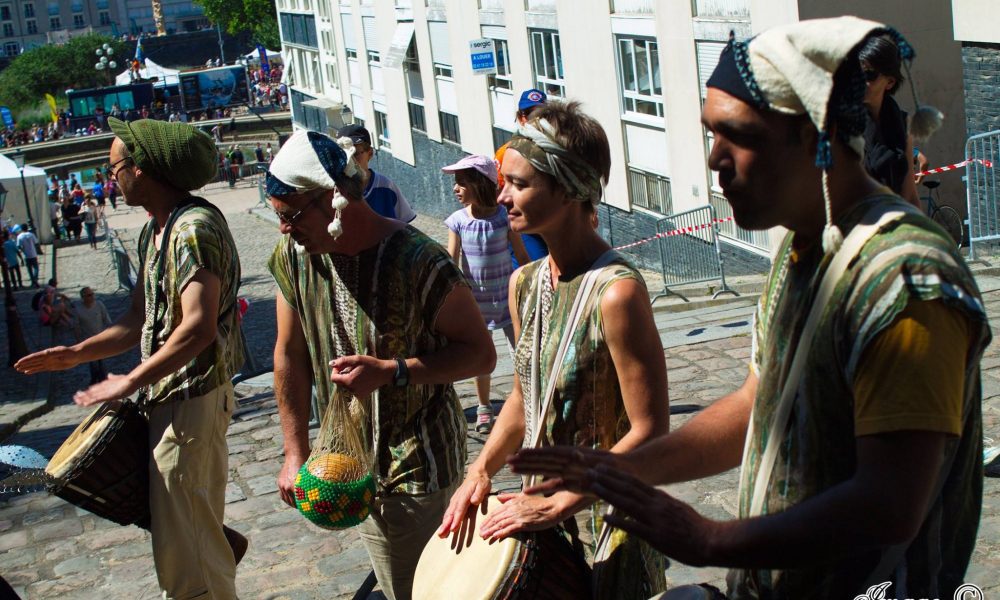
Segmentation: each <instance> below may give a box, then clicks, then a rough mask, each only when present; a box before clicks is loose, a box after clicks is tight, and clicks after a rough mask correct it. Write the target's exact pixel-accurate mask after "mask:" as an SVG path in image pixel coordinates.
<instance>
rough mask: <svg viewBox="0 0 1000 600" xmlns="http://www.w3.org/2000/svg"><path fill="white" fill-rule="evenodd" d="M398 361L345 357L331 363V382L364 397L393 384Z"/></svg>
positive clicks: (356, 355) (367, 357)
mask: <svg viewBox="0 0 1000 600" xmlns="http://www.w3.org/2000/svg"><path fill="white" fill-rule="evenodd" d="M395 373H396V361H394V360H381V359H378V358H375V357H374V356H363V355H358V354H355V355H353V356H343V357H341V358H338V359H335V360H331V361H330V381H332V382H333V383H335V384H337V385H339V386H341V387H343V388H345V389H346V390H347V391H349V392H351V393H352V394H354V395H355V396H358V397H362V396H367V395H368V394H370V393H372V392H374V391H375V390H376V389H378V388H380V387H382V386H383V385H389V384H390V383H392V377H393V375H394V374H395Z"/></svg>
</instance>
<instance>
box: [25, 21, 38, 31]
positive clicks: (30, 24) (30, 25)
mask: <svg viewBox="0 0 1000 600" xmlns="http://www.w3.org/2000/svg"><path fill="white" fill-rule="evenodd" d="M24 28H25V29H26V30H27V31H28V35H34V34H36V33H38V23H37V22H36V21H35V20H34V19H31V20H28V21H25V22H24Z"/></svg>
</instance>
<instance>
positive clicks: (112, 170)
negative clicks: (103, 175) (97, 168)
mask: <svg viewBox="0 0 1000 600" xmlns="http://www.w3.org/2000/svg"><path fill="white" fill-rule="evenodd" d="M127 160H132V157H131V156H126V157H125V158H123V159H121V160H116V161H115V162H113V163H111V164H110V165H108V176H109V177H111V179H114V180H117V179H118V173H120V172H121V170H122V169H124V168H125V165H122V166H120V167H118V168H117V169H116V168H115V167H117V166H118V165H121V164H122V163H123V162H125V161H127Z"/></svg>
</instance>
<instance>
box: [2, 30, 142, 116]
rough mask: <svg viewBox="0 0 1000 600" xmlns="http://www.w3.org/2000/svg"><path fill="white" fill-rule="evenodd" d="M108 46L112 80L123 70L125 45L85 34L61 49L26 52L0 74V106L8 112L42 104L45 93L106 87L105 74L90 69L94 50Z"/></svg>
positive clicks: (49, 48) (92, 65) (96, 35)
mask: <svg viewBox="0 0 1000 600" xmlns="http://www.w3.org/2000/svg"><path fill="white" fill-rule="evenodd" d="M104 44H110V45H111V47H112V49H113V51H114V60H116V61H117V63H118V68H117V69H113V70H112V71H111V75H112V77H114V75H117V74H118V73H119V72H121V71H123V70H124V69H125V64H126V61H127V60H128V59H129V58H131V57H130V56H127V55H126V49H125V44H124V43H122V42H120V41H117V40H114V39H113V38H110V37H108V36H105V35H100V34H87V35H81V36H77V37H74V38H71V39H70V40H69V42H67V43H66V44H64V45H62V46H56V45H53V44H49V45H46V46H39V47H38V48H33V49H31V50H28V51H26V52H24V53H22V54H21V55H19V56H18V57H17V58H15V59H14V60H13V62H11V63H10V65H9V66H8V67H7V68H6V69H4V70H3V71H2V72H0V104H3V105H6V106H9V107H10V108H11V110H12V111H15V112H16V111H17V110H18V109H26V108H30V107H35V106H37V105H38V104H39V102H44V101H45V94H47V93H48V94H52V95H53V96H55V97H56V98H57V99H60V98H64V97H65V96H64V95H65V93H66V90H68V89H86V88H92V87H100V86H102V85H107V84H108V74H107V71H98V70H96V69H95V68H94V64H95V63H96V62H97V60H98V57H97V55H96V54H95V51H96V50H97V49H98V48H100V47H101V46H102V45H104Z"/></svg>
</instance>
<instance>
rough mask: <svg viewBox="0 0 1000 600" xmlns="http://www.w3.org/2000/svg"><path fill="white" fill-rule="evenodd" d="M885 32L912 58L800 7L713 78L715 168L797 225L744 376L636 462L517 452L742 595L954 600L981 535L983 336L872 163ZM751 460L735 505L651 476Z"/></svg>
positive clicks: (740, 48)
mask: <svg viewBox="0 0 1000 600" xmlns="http://www.w3.org/2000/svg"><path fill="white" fill-rule="evenodd" d="M873 35H890V36H892V37H893V38H895V41H896V43H897V45H898V46H899V48H900V50H901V52H902V55H903V57H904V58H905V59H907V60H910V59H912V57H913V50H912V48H911V47H910V46H909V44H907V43H906V41H905V40H904V39H903V38H902V36H900V35H899V34H898V33H897V32H895V31H894V30H892V29H891V28H888V27H886V26H884V25H881V24H879V23H873V22H870V21H863V20H861V19H857V18H854V17H842V18H837V19H824V20H817V21H804V22H801V23H795V24H791V25H787V26H783V27H778V28H775V29H772V30H769V31H765V32H764V33H762V34H760V35H759V36H758V37H756V38H754V39H752V40H750V41H749V42H748V43H742V42H736V41H731V42H730V44H729V46H728V47H727V49H726V51H724V52H723V55H722V58H721V59H720V62H719V65H718V67H717V68H716V70H715V72H714V73H713V75H712V77H711V78H710V79H709V81H708V96H707V99H706V102H705V107H704V110H703V113H702V121H703V123H704V124H705V126H706V127H707V128H708V129H709V130H710V131H712V132H713V133H714V134H715V144H714V146H713V148H712V151H711V154H710V156H709V165H710V166H711V168H712V169H714V170H716V171H718V172H719V181H720V184H721V185H722V187H723V190H724V192H725V194H726V198H727V200H728V201H729V203H730V204H731V205H732V208H733V213H734V215H735V217H736V222H737V223H738V224H740V225H741V226H742V227H744V228H748V229H767V228H770V227H774V226H778V225H781V226H784V227H785V228H787V229H788V230H789V233H788V235H787V236H786V238H785V240H784V242H783V243H782V244H781V246H780V247H779V249H778V252H777V254H776V256H775V260H774V266H773V269H772V271H771V275H770V277H769V278H768V280H767V282H766V285H765V289H764V291H763V293H762V295H761V299H760V303H759V305H758V309H757V313H756V315H755V324H754V332H753V342H752V351H751V365H750V373H749V375H748V376H747V379H746V381H745V383H744V384H743V386H742V387H741V388H740V389H739V390H737V391H736V392H734V393H732V394H730V395H728V396H725V397H723V398H721V399H720V400H718V401H716V402H715V403H714V404H712V405H711V406H710V407H709V408H708V409H706V410H705V411H703V412H702V413H700V414H698V415H697V416H695V417H694V418H693V419H691V421H690V422H688V423H687V424H686V425H685V426H684V427H682V428H680V429H679V430H677V431H676V432H674V433H671V434H669V435H667V436H664V437H661V438H659V439H657V440H654V441H652V442H650V443H648V444H646V445H645V446H643V447H641V448H639V449H637V450H636V451H634V452H632V453H631V454H630V455H627V456H625V457H620V456H617V457H616V456H613V455H607V454H604V453H600V452H596V451H588V450H581V449H550V450H543V451H535V452H530V451H528V452H523V453H522V454H521V455H520V456H518V457H516V458H515V459H514V460H513V461H512V464H513V466H514V469H515V471H517V472H526V473H539V474H543V475H546V476H548V477H550V478H551V479H550V483H548V485H546V484H543V485H541V486H538V488H536V490H535V491H539V490H549V491H552V490H558V489H564V488H566V489H573V490H582V491H587V492H592V493H595V494H597V495H598V496H600V497H602V498H604V499H606V500H608V501H609V502H610V503H611V504H613V505H614V506H615V507H616V508H617V509H618V511H619V514H617V515H613V516H611V517H609V518H608V522H609V523H614V524H615V525H616V526H619V527H621V528H622V529H624V530H626V531H629V532H632V533H636V534H637V535H640V536H642V537H644V538H645V539H647V540H649V541H650V542H651V543H652V544H653V545H654V546H655V547H657V548H658V549H659V550H661V551H662V552H664V553H665V554H667V555H668V556H670V557H671V558H675V559H677V560H681V561H683V562H685V563H688V564H692V565H715V566H726V567H731V568H732V570H731V571H730V574H729V578H728V583H729V590H728V594H727V597H729V598H741V599H742V598H774V599H783V598H789V599H800V598H813V599H816V598H819V599H830V600H833V599H842V598H869V597H870V598H876V597H883V596H885V597H890V596H891V597H899V598H904V597H905V598H951V597H952V596H953V594H954V593H955V590H956V589H957V588H958V587H959V586H960V585H962V583H963V577H964V575H965V570H966V567H967V566H968V563H969V559H970V556H971V553H972V548H973V546H974V544H975V540H976V529H977V526H978V521H979V512H980V506H981V499H982V439H981V437H982V418H981V413H980V402H981V387H980V378H979V359H980V357H981V355H982V351H983V349H984V348H985V347H986V345H987V344H988V343H989V340H990V329H989V325H988V323H987V322H986V315H985V311H984V310H983V305H982V301H981V299H980V297H979V292H978V290H977V288H976V284H975V281H974V280H973V278H972V276H971V274H970V273H969V271H968V268H967V267H966V265H965V264H964V262H963V260H962V258H961V256H960V254H959V253H958V252H957V249H956V248H955V247H954V244H953V243H952V242H951V241H950V240H949V239H948V236H947V235H946V234H945V233H944V231H943V230H941V229H940V228H939V227H937V226H936V225H935V224H934V223H933V222H932V221H930V220H929V219H927V218H926V217H925V216H923V215H921V214H919V213H918V212H916V211H915V210H913V209H911V208H909V205H908V204H907V203H906V202H905V201H903V200H902V199H901V198H899V197H898V196H896V195H894V194H893V193H892V192H891V191H890V190H889V189H888V188H885V187H883V186H881V185H880V184H878V183H877V182H876V181H874V180H872V179H871V178H870V177H869V176H868V175H867V173H866V172H865V171H864V168H863V166H862V164H861V152H862V148H863V144H862V141H861V138H860V134H861V133H862V131H863V127H864V112H863V111H864V107H863V104H862V100H863V95H864V89H865V80H864V75H863V73H862V71H861V65H860V62H859V60H858V57H857V52H858V49H859V48H860V47H861V46H862V45H863V44H864V42H865V41H866V40H867V39H868V38H869V37H871V36H873ZM940 349H947V350H946V351H945V352H943V353H942V352H941V351H940ZM741 462H742V473H741V482H740V491H739V496H738V509H739V518H738V519H735V520H729V521H715V520H711V519H707V518H705V517H703V516H701V515H699V514H698V513H697V512H696V511H695V510H694V509H693V508H692V507H690V506H688V505H686V504H684V503H682V502H680V501H678V500H676V499H674V498H672V497H671V496H669V495H667V494H666V493H664V492H661V491H658V490H656V489H655V488H653V487H650V486H651V485H661V484H668V483H675V482H679V481H686V480H691V479H697V478H700V477H706V476H709V475H713V474H716V473H721V472H723V471H725V470H727V469H731V468H732V467H735V466H737V465H739V464H740V463H741ZM692 592H693V594H700V596H698V595H691V596H684V597H685V598H689V597H713V596H714V597H719V596H721V592H719V591H718V590H711V591H710V590H709V589H707V588H704V587H703V588H701V589H697V590H692ZM669 595H670V593H669V592H668V594H667V597H669ZM956 597H957V596H956Z"/></svg>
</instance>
